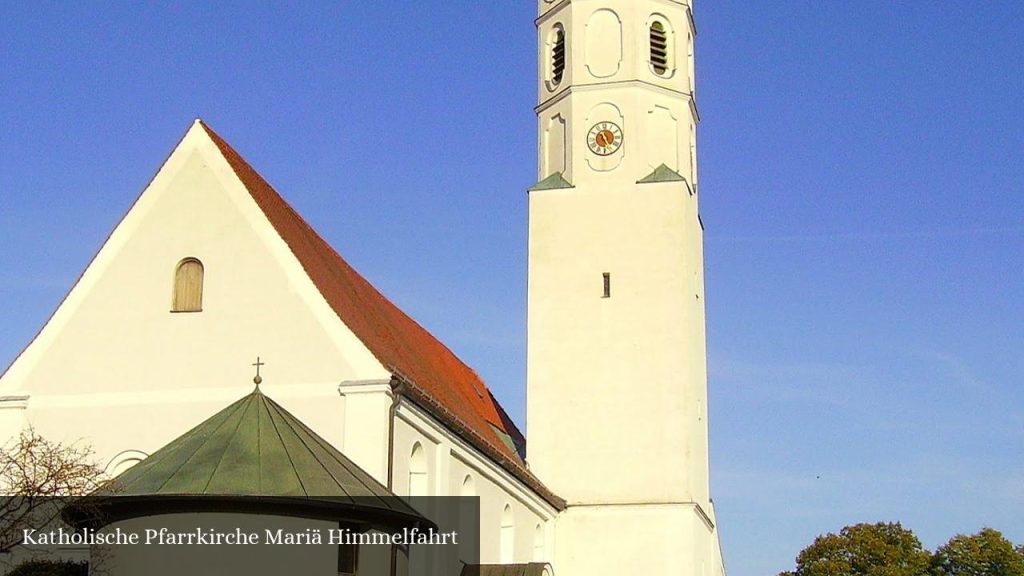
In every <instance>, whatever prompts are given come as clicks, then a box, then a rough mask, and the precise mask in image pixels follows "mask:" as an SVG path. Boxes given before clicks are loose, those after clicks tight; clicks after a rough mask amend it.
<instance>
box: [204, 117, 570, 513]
mask: <svg viewBox="0 0 1024 576" xmlns="http://www.w3.org/2000/svg"><path fill="white" fill-rule="evenodd" d="M201 125H202V126H203V128H204V129H205V130H206V132H207V134H209V136H210V138H211V139H213V142H214V143H215V144H216V145H217V147H218V148H219V149H220V151H221V153H222V154H223V155H224V158H225V159H227V161H228V164H230V165H231V168H232V169H233V170H234V171H235V174H236V175H237V176H238V177H239V179H240V180H241V181H242V183H243V184H244V185H245V187H246V188H247V189H248V190H249V193H250V194H251V195H252V198H253V200H255V201H256V204H257V205H259V207H260V209H261V210H262V211H263V213H264V214H265V215H266V216H267V219H268V220H270V223H271V224H272V225H273V227H274V229H275V230H276V231H277V233H278V234H279V235H280V236H281V238H282V239H283V240H284V241H285V243H286V244H288V247H289V248H291V251H292V253H294V254H295V256H296V258H298V260H299V262H300V263H301V265H302V267H303V268H304V269H305V271H306V274H308V275H309V278H310V279H311V280H312V281H313V283H314V284H315V285H316V287H317V289H319V290H320V293H321V294H322V295H323V297H324V299H326V300H327V303H328V304H329V305H330V306H331V308H332V309H333V310H334V312H335V313H336V314H337V315H338V318H339V319H341V321H342V322H344V323H345V325H346V326H348V328H349V329H350V330H352V332H353V333H354V334H355V335H356V337H358V338H359V339H360V340H361V341H362V342H363V344H364V345H366V347H367V348H368V349H369V350H370V352H371V353H373V355H374V356H375V357H376V358H377V360H379V361H380V362H381V363H382V364H383V365H384V366H385V367H387V368H388V369H389V370H391V371H392V373H393V374H394V375H395V377H396V378H397V379H398V380H400V381H401V382H403V383H404V384H405V385H406V386H407V387H408V388H411V390H409V392H411V396H412V398H413V399H414V401H417V400H418V403H419V404H421V405H423V407H424V408H425V409H427V410H428V411H430V412H431V413H432V414H433V415H434V416H435V417H438V418H439V419H442V420H443V421H445V422H446V423H447V424H448V425H449V426H450V427H452V428H453V429H454V430H455V431H456V432H457V433H460V434H462V435H463V436H465V437H466V440H468V441H469V442H471V443H472V444H473V445H475V446H476V447H477V448H478V449H480V450H481V451H483V452H484V453H485V454H487V455H488V456H490V457H491V458H492V459H494V460H495V461H496V462H498V463H499V464H501V465H502V466H503V467H504V468H505V469H506V470H508V471H509V472H511V473H513V474H514V475H516V476H517V477H519V478H520V479H521V480H523V481H524V482H526V483H527V484H528V485H530V486H531V487H533V488H534V489H536V490H538V492H540V494H541V495H542V496H545V498H546V499H547V500H548V501H549V502H552V503H553V504H555V505H556V506H559V505H560V504H559V502H560V499H559V498H558V497H557V496H554V495H553V494H551V493H550V491H548V490H547V489H546V488H545V487H544V486H543V485H542V484H541V483H540V482H539V481H537V479H536V478H535V477H534V476H533V475H532V474H530V472H529V471H528V470H527V469H526V467H525V464H524V462H523V460H522V458H521V457H520V456H519V454H518V453H517V452H516V451H515V450H514V449H512V448H510V447H509V446H508V445H507V444H506V442H504V441H503V440H502V439H501V437H500V436H499V434H498V433H497V432H496V431H495V429H497V430H500V431H502V432H504V433H505V434H507V435H508V436H509V437H510V438H511V439H512V440H513V442H515V444H516V445H518V446H522V445H524V443H525V440H524V438H523V435H522V433H521V432H520V431H519V429H518V428H516V426H515V424H514V423H513V422H512V420H511V419H510V418H509V417H508V415H507V414H506V413H505V411H504V410H503V409H502V408H501V406H500V405H498V402H497V401H496V400H495V399H494V396H492V395H491V392H490V390H488V389H487V385H486V384H484V382H483V380H481V379H480V376H478V375H477V373H476V372H474V371H473V369H471V368H470V367H469V366H467V365H466V364H465V363H463V362H462V361H461V360H459V358H458V357H457V356H455V354H454V353H453V352H452V351H451V350H449V349H448V347H446V346H445V345H444V344H442V343H441V342H440V341H439V340H438V339H437V338H435V337H434V336H433V335H431V334H430V333H429V332H427V330H426V329H424V328H423V327H422V326H420V325H419V324H418V323H416V321H415V320H413V319H412V318H410V317H409V316H408V315H406V314H405V313H404V312H402V311H401V310H399V309H398V307H397V306H395V305H394V304H392V303H391V302H390V301H389V300H388V299H387V298H385V297H384V296H383V295H382V294H381V293H380V292H379V291H378V290H377V289H376V288H374V287H373V286H372V285H371V284H370V283H369V282H368V281H367V280H366V279H365V278H363V277H362V276H361V275H360V274H359V273H358V272H356V271H355V270H354V269H353V268H352V267H351V266H349V264H348V263H347V262H345V260H344V259H343V258H342V257H341V256H340V255H338V253H337V252H336V251H335V250H334V249H333V248H331V246H330V245H329V244H328V243H327V242H326V241H324V240H323V238H321V237H320V236H319V235H318V234H317V233H316V232H315V231H314V230H313V228H312V227H310V225H309V224H308V223H306V221H305V220H304V219H303V218H302V216H300V215H299V214H298V212H296V211H295V209H294V208H292V207H291V206H290V205H289V204H288V203H287V202H285V200H284V199H283V198H282V197H281V195H280V194H278V193H277V192H276V191H275V190H274V188H273V187H271V186H270V184H268V183H267V181H266V180H264V179H263V177H262V176H260V175H259V174H258V173H257V172H256V170H254V169H253V167H252V166H250V165H249V163H248V162H246V161H245V160H244V159H243V158H242V157H241V156H240V155H239V154H238V152H236V151H235V150H234V148H232V147H231V145H229V144H228V143H227V142H226V141H225V140H224V139H223V138H221V137H220V136H219V135H218V134H217V133H216V132H214V131H213V130H211V129H210V127H209V126H207V125H206V124H205V123H202V124H201Z"/></svg>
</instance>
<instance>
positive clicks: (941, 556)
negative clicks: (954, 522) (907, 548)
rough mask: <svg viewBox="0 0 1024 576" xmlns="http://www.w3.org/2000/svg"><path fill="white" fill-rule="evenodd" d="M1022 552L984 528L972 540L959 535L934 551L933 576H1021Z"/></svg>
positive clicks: (1023, 570) (1022, 572)
mask: <svg viewBox="0 0 1024 576" xmlns="http://www.w3.org/2000/svg"><path fill="white" fill-rule="evenodd" d="M1021 552H1022V548H1017V549H1014V547H1013V544H1012V543H1011V542H1010V541H1009V540H1007V539H1006V538H1004V537H1003V535H1002V534H1001V533H1000V532H999V531H998V530H993V529H992V528H984V529H982V531H981V532H978V533H977V534H975V535H973V536H965V535H963V534H959V535H957V536H954V537H953V538H951V539H950V540H949V542H947V543H946V544H944V545H943V546H941V547H940V548H939V549H938V550H936V551H935V557H934V559H933V561H932V572H933V573H934V574H935V576H1024V554H1022V553H1021Z"/></svg>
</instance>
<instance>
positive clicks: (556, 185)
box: [527, 172, 573, 192]
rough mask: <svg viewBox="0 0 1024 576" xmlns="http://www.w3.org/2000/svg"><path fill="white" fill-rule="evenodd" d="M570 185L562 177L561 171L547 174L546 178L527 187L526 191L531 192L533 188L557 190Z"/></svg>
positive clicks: (570, 186) (570, 185)
mask: <svg viewBox="0 0 1024 576" xmlns="http://www.w3.org/2000/svg"><path fill="white" fill-rule="evenodd" d="M572 187H573V186H572V184H570V183H569V181H568V180H566V179H565V178H563V177H562V173H561V172H555V173H554V174H552V175H551V176H548V177H547V178H545V179H543V180H541V181H540V182H537V183H536V184H534V185H533V186H530V187H529V188H527V192H533V191H534V190H558V189H561V188H572Z"/></svg>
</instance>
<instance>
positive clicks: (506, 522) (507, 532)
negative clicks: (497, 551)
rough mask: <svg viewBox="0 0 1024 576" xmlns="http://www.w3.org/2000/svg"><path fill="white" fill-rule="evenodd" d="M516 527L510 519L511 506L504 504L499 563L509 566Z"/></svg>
mask: <svg viewBox="0 0 1024 576" xmlns="http://www.w3.org/2000/svg"><path fill="white" fill-rule="evenodd" d="M515 539H516V525H515V520H514V519H513V517H512V506H511V505H509V504H505V509H504V510H503V511H502V512H501V563H502V564H511V563H512V561H513V556H514V555H515Z"/></svg>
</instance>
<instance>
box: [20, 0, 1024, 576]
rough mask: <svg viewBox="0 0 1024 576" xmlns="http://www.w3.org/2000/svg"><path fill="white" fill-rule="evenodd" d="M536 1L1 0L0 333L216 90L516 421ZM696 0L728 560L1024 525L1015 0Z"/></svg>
mask: <svg viewBox="0 0 1024 576" xmlns="http://www.w3.org/2000/svg"><path fill="white" fill-rule="evenodd" d="M535 4H536V3H535V2H532V1H525V0H523V1H515V2H492V1H488V2H469V1H464V0H451V1H449V2H429V3H428V2H390V3H380V2H342V3H322V4H316V3H311V2H305V3H295V4H293V5H290V6H289V7H288V8H287V9H285V8H283V6H272V5H270V4H265V3H261V4H254V3H242V2H226V3H217V4H216V5H214V4H213V3H210V4H208V5H206V6H205V7H204V6H200V5H199V4H197V3H187V4H180V5H167V6H162V5H155V4H148V5H145V6H141V7H137V6H131V5H129V4H128V3H119V4H115V5H114V6H113V7H111V8H110V9H108V10H107V11H105V12H100V11H97V10H96V9H95V5H90V4H86V3H82V4H79V5H74V4H68V3H27V2H25V3H20V4H13V3H7V4H4V5H3V6H2V7H0V127H2V129H0V245H2V246H3V248H2V249H0V299H2V301H4V302H6V303H7V305H6V306H4V307H3V309H2V312H0V364H5V365H6V363H7V362H9V361H10V360H11V359H13V357H14V356H15V355H16V354H17V352H18V351H19V350H20V349H21V348H22V346H24V345H25V343H26V342H27V341H28V340H29V339H30V338H31V337H32V335H33V334H34V333H35V331H36V330H37V329H38V328H39V326H40V325H41V324H42V323H43V322H44V321H45V319H46V318H47V316H48V315H49V314H50V312H51V311H52V310H53V308H54V307H55V306H56V304H57V303H58V302H59V300H60V299H61V297H62V296H63V295H64V293H65V292H66V290H67V289H68V288H69V287H70V285H71V284H72V283H73V282H74V280H75V278H76V277H77V275H78V274H79V272H80V271H81V269H82V268H83V267H84V266H85V265H86V263H87V262H88V261H89V259H90V258H91V256H92V254H93V253H94V252H95V250H96V249H97V248H98V247H99V246H100V244H101V243H102V242H103V239H104V238H105V237H106V234H107V233H109V231H110V230H111V229H112V228H113V226H114V225H115V224H116V222H117V221H118V219H119V218H120V216H121V215H122V214H123V212H124V211H125V210H126V209H127V208H128V206H129V205H130V203H131V201H132V200H133V199H134V198H135V196H136V195H137V194H138V193H139V192H140V191H141V189H142V188H143V187H144V185H145V184H146V182H147V181H148V180H149V178H150V177H151V176H152V174H153V173H154V172H155V170H156V169H157V168H158V166H159V165H160V163H161V162H162V160H163V159H164V158H165V157H166V155H167V154H168V152H169V151H170V149H171V147H172V146H173V145H174V143H175V142H176V141H177V140H178V138H179V137H180V136H181V134H182V133H183V132H184V131H185V129H186V128H187V127H188V125H189V123H190V122H191V120H192V119H193V118H195V117H197V116H200V117H203V118H204V119H205V120H207V121H208V122H209V123H210V125H211V126H213V128H214V129H216V130H217V131H218V132H220V133H221V134H222V135H223V136H225V137H226V138H227V139H228V140H229V141H230V142H231V143H232V144H233V145H234V146H235V147H236V148H237V149H238V150H239V151H240V152H241V153H242V154H243V155H244V156H245V157H246V158H247V159H248V160H249V161H250V162H251V163H252V164H253V165H254V166H256V168H257V169H258V170H260V172H261V173H262V174H263V175H264V176H265V177H266V178H267V179H268V180H269V181H270V182H271V183H273V184H274V185H275V186H276V187H277V188H278V190H279V191H281V192H282V193H283V194H284V195H285V196H286V197H287V198H288V200H289V201H290V202H292V203H293V205H295V207H296V208H297V209H298V210H299V211H300V212H301V213H302V214H304V215H305V216H306V217H307V219H308V220H309V221H310V222H311V223H312V224H313V226H314V227H315V228H317V229H318V230H319V231H320V232H321V233H322V234H323V235H324V237H325V238H327V239H328V241H330V242H331V243H332V244H333V245H334V246H335V247H336V248H338V249H339V251H340V252H341V253H342V254H344V255H345V256H346V258H347V259H348V260H349V261H350V262H351V263H352V264H353V265H354V266H356V267H357V268H358V269H359V270H360V271H361V272H363V273H364V274H365V275H366V276H368V277H369V278H370V279H371V280H372V281H373V282H374V283H375V284H376V285H377V286H378V287H379V288H381V290H382V291H383V292H384V293H385V294H387V295H388V296H389V297H391V298H392V299H393V300H394V301H395V302H396V303H398V304H399V305H400V306H402V307H403V308H404V309H405V310H407V311H408V312H410V313H411V314H412V315H413V316H414V317H415V318H417V319H418V320H420V321H421V323H423V324H424V325H426V326H427V327H428V328H429V329H431V330H432V331H433V332H434V333H435V334H437V335H438V336H439V337H440V338H441V339H442V340H444V341H445V342H446V343H447V344H449V346H451V347H452V348H453V349H454V350H456V351H457V352H458V353H459V354H460V355H461V356H462V357H463V358H464V359H465V360H466V361H468V362H469V363H470V364H471V365H472V366H474V367H475V368H476V369H477V370H478V371H479V372H480V373H481V374H482V375H483V376H484V378H485V379H486V380H487V381H488V382H489V383H490V385H491V386H492V388H494V389H495V392H496V394H497V395H498V396H499V397H500V399H501V400H502V401H503V403H504V404H505V405H506V406H507V407H508V408H509V410H510V412H511V413H512V414H513V415H514V416H515V417H516V419H517V420H518V421H520V422H523V420H524V418H523V416H524V374H525V366H524V362H525V353H524V346H525V337H526V334H525V315H526V310H525V287H526V260H525V258H526V253H525V248H526V211H525V209H526V201H527V197H526V193H525V189H526V188H527V187H528V186H529V185H530V184H532V183H533V182H534V181H535V175H536V174H535V170H536V168H535V164H536V158H535V141H536V140H535V139H536V136H535V130H536V129H535V122H534V115H533V112H532V107H533V106H534V104H535V103H536V102H535V100H536V94H535V84H534V76H535V74H536V71H535V55H534V50H535V40H534V30H533V26H532V20H533V17H534V16H535V14H534V10H535ZM696 16H697V23H698V29H699V37H698V76H699V78H698V82H699V86H698V90H699V94H698V106H699V109H700V112H701V115H702V118H703V124H702V126H701V129H700V144H699V160H700V172H701V194H702V199H701V202H702V216H703V220H704V223H705V225H706V229H707V232H706V268H707V304H708V335H709V362H710V364H709V366H710V390H711V432H712V437H711V441H712V450H713V454H712V458H713V461H712V474H713V479H712V481H713V491H714V494H715V500H716V503H717V507H718V513H719V521H720V525H721V528H722V538H723V544H724V547H725V553H726V557H727V562H728V565H729V569H730V574H731V575H732V576H755V575H763V574H774V573H776V572H778V571H780V570H783V569H787V568H790V567H792V563H793V557H794V556H795V555H796V553H797V552H798V551H799V550H800V549H801V548H803V547H804V546H805V545H806V544H808V543H809V542H810V541H811V540H812V539H813V537H814V536H815V535H817V534H820V533H823V532H826V531H835V530H838V529H840V528H841V527H842V526H844V525H846V524H851V523H855V522H862V521H871V522H873V521H879V520H899V521H902V522H903V523H904V524H905V525H906V526H908V527H910V528H912V529H913V530H915V531H916V532H917V534H918V535H919V536H920V537H921V538H922V540H923V541H924V543H925V544H926V546H928V547H934V546H936V545H938V544H941V543H942V542H944V541H945V540H946V539H947V538H949V537H950V536H952V535H953V534H955V533H957V532H975V531H977V530H978V529H979V528H981V527H982V526H992V527H994V528H997V529H1000V530H1002V531H1004V533H1005V534H1006V535H1007V536H1009V537H1010V538H1011V539H1013V540H1014V541H1015V542H1018V543H1021V542H1024V458H1022V455H1024V386H1022V374H1024V355H1022V354H1021V350H1020V348H1021V344H1022V343H1024V305H1022V304H1021V302H1022V301H1024V275H1022V274H1021V255H1022V252H1024V200H1022V199H1021V194H1022V192H1024V190H1022V188H1024V187H1022V185H1021V182H1022V181H1024V167H1022V162H1021V158H1022V152H1024V114H1022V113H1021V105H1020V94H1021V93H1022V92H1024V43H1022V42H1021V41H1020V38H1021V37H1022V36H1024V4H1020V3H1017V2H1010V1H1000V0H993V1H991V2H984V3H975V4H972V5H971V6H970V7H969V9H968V7H966V5H964V6H961V5H940V4H936V3H926V2H891V1H881V0H867V1H861V2H852V1H835V2H820V1H816V0H786V1H783V2H780V1H778V0H714V1H711V0H705V1H703V2H700V3H699V4H698V5H697V11H696ZM439 294H443V295H444V297H441V298H439V297H438V296H437V295H439Z"/></svg>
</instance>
